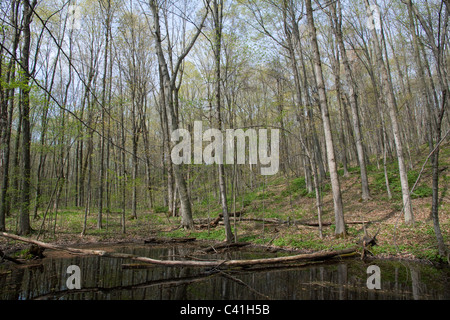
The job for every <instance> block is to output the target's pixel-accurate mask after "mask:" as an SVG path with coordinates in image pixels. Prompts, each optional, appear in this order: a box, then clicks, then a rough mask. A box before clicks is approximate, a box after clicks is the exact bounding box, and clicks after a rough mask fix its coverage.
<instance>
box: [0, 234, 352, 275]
mask: <svg viewBox="0 0 450 320" xmlns="http://www.w3.org/2000/svg"><path fill="white" fill-rule="evenodd" d="M0 236H3V237H6V238H10V239H14V240H18V241H23V242H27V243H32V244H35V245H37V246H40V247H42V248H46V249H50V250H60V251H66V252H69V253H72V254H77V255H96V256H100V257H107V258H119V259H130V260H134V261H140V262H144V263H148V264H154V265H160V266H166V267H211V268H221V267H242V266H254V265H270V264H282V263H289V262H291V263H292V262H300V261H320V260H328V259H333V258H336V257H340V256H343V255H348V254H352V253H356V252H358V247H353V248H349V249H344V250H337V251H330V252H317V253H308V254H300V255H295V256H286V257H276V258H265V259H251V260H209V261H192V260H158V259H152V258H148V257H139V256H136V255H133V254H127V253H118V252H108V251H104V250H91V249H79V248H70V247H63V246H60V245H56V244H49V243H45V242H41V241H37V240H33V239H28V238H23V237H20V236H16V235H13V234H8V233H5V232H1V233H0Z"/></svg>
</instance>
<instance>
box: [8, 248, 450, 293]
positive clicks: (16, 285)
mask: <svg viewBox="0 0 450 320" xmlns="http://www.w3.org/2000/svg"><path fill="white" fill-rule="evenodd" d="M113 248H114V249H113V250H114V251H116V252H124V253H132V254H135V255H139V256H147V257H152V258H156V259H175V260H180V259H182V258H183V257H185V256H186V255H189V254H193V252H194V250H195V249H194V248H193V247H189V246H179V245H178V246H177V245H170V246H156V245H131V246H130V245H127V246H114V247H113ZM46 255H47V257H46V258H44V259H42V260H39V261H36V264H35V265H31V266H28V265H27V266H12V265H10V264H6V263H3V264H0V300H265V299H272V300H429V299H432V300H448V299H450V268H448V267H442V268H437V267H434V266H431V265H429V264H422V263H412V262H398V261H369V262H363V261H361V260H359V259H346V260H341V261H335V262H332V263H331V262H329V263H313V264H307V265H290V266H283V267H281V268H267V267H264V268H258V269H256V268H253V269H251V270H246V269H242V268H241V269H233V270H223V271H222V272H214V271H213V270H210V269H206V268H167V267H161V266H152V267H148V268H145V269H142V268H132V266H130V264H134V265H135V262H133V261H130V260H126V259H115V258H106V257H97V256H89V257H86V256H74V255H69V254H61V253H55V252H52V251H48V252H46ZM268 256H269V257H273V256H275V254H273V253H267V252H265V251H263V250H258V249H253V248H252V249H244V250H243V249H240V250H235V251H231V252H227V253H225V254H222V255H220V256H218V255H210V256H206V255H203V256H196V257H197V258H201V259H223V258H227V259H244V258H245V259H255V258H263V257H268ZM73 265H74V266H78V267H79V271H80V285H81V288H80V289H74V290H70V289H69V288H68V287H67V280H68V278H69V277H71V274H70V273H67V270H68V267H69V266H73ZM124 265H127V266H124ZM371 265H376V266H378V267H379V268H380V272H381V273H380V280H381V289H379V290H378V289H369V288H368V287H367V280H368V278H369V277H370V274H368V272H367V270H368V268H369V266H371Z"/></svg>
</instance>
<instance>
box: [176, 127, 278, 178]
mask: <svg viewBox="0 0 450 320" xmlns="http://www.w3.org/2000/svg"><path fill="white" fill-rule="evenodd" d="M270 131H271V134H270V140H269V129H259V130H256V129H248V130H246V131H244V130H243V129H228V130H226V132H225V137H224V134H223V133H222V131H220V130H219V129H208V130H206V131H204V132H203V123H202V122H201V121H195V122H194V134H193V135H194V137H193V140H194V143H193V144H192V138H191V134H190V132H189V131H188V130H186V129H177V130H175V131H174V132H173V133H172V136H171V141H172V142H174V143H177V144H176V145H175V146H174V147H173V149H172V152H171V158H172V162H173V163H174V164H176V165H181V164H192V163H193V164H206V165H211V164H246V159H247V155H248V163H249V164H252V165H256V164H258V161H259V164H261V174H262V175H265V176H268V175H275V174H277V173H278V170H279V166H280V152H279V149H280V130H279V129H270ZM180 139H182V140H181V141H180ZM247 140H248V144H247ZM203 142H210V144H208V145H207V146H206V147H205V148H203ZM236 142H237V144H236ZM269 145H270V150H269ZM192 149H193V150H192ZM247 150H248V152H247ZM235 156H236V157H235ZM235 158H236V159H235Z"/></svg>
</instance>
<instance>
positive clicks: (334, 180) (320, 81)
mask: <svg viewBox="0 0 450 320" xmlns="http://www.w3.org/2000/svg"><path fill="white" fill-rule="evenodd" d="M306 11H307V17H308V26H309V30H310V35H311V42H312V47H313V54H314V57H313V59H314V71H315V77H316V82H317V90H318V92H319V103H320V108H321V111H322V122H323V128H324V133H325V145H326V151H327V159H328V167H329V170H330V178H331V188H332V192H333V202H334V214H335V222H336V230H335V235H336V236H337V237H343V236H345V235H346V230H345V222H344V209H343V203H342V194H341V186H340V182H339V176H338V173H337V165H336V160H335V153H334V152H335V151H334V142H333V135H332V132H331V122H330V116H329V113H328V102H327V95H326V91H325V81H324V78H323V73H322V63H321V60H320V52H319V45H318V43H317V34H316V27H315V25H314V17H313V9H312V4H311V0H306Z"/></svg>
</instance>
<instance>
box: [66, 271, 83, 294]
mask: <svg viewBox="0 0 450 320" xmlns="http://www.w3.org/2000/svg"><path fill="white" fill-rule="evenodd" d="M67 273H68V274H70V276H69V278H67V281H66V286H67V289H69V290H74V289H78V290H79V289H81V269H80V267H79V266H76V265H72V266H69V267H68V268H67Z"/></svg>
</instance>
